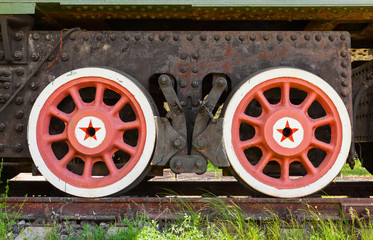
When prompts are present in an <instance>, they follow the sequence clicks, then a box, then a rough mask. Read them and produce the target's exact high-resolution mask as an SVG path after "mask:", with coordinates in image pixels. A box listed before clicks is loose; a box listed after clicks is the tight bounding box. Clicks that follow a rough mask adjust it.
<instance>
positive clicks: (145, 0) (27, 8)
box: [0, 0, 373, 14]
mask: <svg viewBox="0 0 373 240" xmlns="http://www.w3.org/2000/svg"><path fill="white" fill-rule="evenodd" d="M48 5H50V6H51V7H52V8H56V7H57V8H58V7H59V6H74V5H75V6H76V5H81V6H92V5H97V6H111V5H115V6H144V5H152V6H178V7H181V6H185V7H186V8H198V7H203V8H205V7H208V8H210V7H235V8H236V7H251V8H260V7H274V8H276V7H299V8H304V7H332V8H333V7H338V8H339V7H364V6H373V1H372V0H313V1H309V0H297V1H294V0H286V1H278V0H249V1H248V0H184V1H176V0H104V1H103V0H12V1H11V0H1V2H0V14H34V13H35V8H39V7H40V8H42V9H43V7H45V6H48Z"/></svg>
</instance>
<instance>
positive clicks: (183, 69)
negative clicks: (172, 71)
mask: <svg viewBox="0 0 373 240" xmlns="http://www.w3.org/2000/svg"><path fill="white" fill-rule="evenodd" d="M179 70H180V72H182V73H186V72H187V70H188V68H187V67H185V66H183V67H180V69H179Z"/></svg>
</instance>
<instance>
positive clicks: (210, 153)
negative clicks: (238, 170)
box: [193, 118, 230, 167]
mask: <svg viewBox="0 0 373 240" xmlns="http://www.w3.org/2000/svg"><path fill="white" fill-rule="evenodd" d="M223 122H224V119H223V118H219V119H217V120H216V122H215V121H214V122H211V123H210V124H209V125H208V126H207V128H206V129H205V130H204V131H203V132H202V133H201V134H200V135H199V136H197V137H196V138H195V139H194V140H193V148H194V149H195V150H196V151H198V152H199V153H201V154H202V155H203V156H204V157H206V159H209V160H210V162H211V163H212V165H214V166H215V167H229V166H230V164H229V161H228V157H227V154H226V152H225V150H224V145H223V144H224V143H223Z"/></svg>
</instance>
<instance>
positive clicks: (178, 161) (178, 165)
mask: <svg viewBox="0 0 373 240" xmlns="http://www.w3.org/2000/svg"><path fill="white" fill-rule="evenodd" d="M182 166H183V163H182V162H181V161H180V160H177V161H176V162H175V167H176V168H181V167H182Z"/></svg>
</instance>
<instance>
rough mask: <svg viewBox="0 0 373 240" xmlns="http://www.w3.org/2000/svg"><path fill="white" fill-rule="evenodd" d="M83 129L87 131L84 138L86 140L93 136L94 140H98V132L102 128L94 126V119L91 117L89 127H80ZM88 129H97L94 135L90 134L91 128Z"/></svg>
mask: <svg viewBox="0 0 373 240" xmlns="http://www.w3.org/2000/svg"><path fill="white" fill-rule="evenodd" d="M80 129H81V130H82V131H84V132H85V137H84V140H86V139H87V138H90V137H91V138H93V139H94V140H97V138H96V132H97V131H98V130H100V129H101V128H94V127H93V125H92V119H90V120H89V125H88V127H86V128H82V127H81V128H80ZM88 129H94V130H95V131H94V135H93V136H91V135H92V134H91V135H90V134H89V132H88V131H89V130H88Z"/></svg>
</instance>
